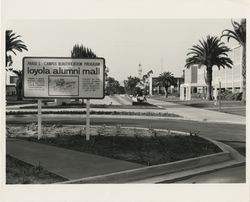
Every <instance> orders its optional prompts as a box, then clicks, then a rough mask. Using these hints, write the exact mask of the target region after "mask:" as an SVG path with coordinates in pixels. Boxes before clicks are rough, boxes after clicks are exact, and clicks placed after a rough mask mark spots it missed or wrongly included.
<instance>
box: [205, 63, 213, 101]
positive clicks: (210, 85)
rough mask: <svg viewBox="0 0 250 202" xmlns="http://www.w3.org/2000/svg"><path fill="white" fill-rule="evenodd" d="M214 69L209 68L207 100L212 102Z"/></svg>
mask: <svg viewBox="0 0 250 202" xmlns="http://www.w3.org/2000/svg"><path fill="white" fill-rule="evenodd" d="M212 76H213V70H212V67H207V97H206V99H207V100H212Z"/></svg>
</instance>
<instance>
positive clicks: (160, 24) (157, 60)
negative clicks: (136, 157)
mask: <svg viewBox="0 0 250 202" xmlns="http://www.w3.org/2000/svg"><path fill="white" fill-rule="evenodd" d="M228 28H229V29H232V25H231V19H85V20H69V19H68V20H10V21H8V23H7V27H6V29H11V30H13V31H14V32H16V33H17V34H18V35H21V40H23V41H24V43H25V44H26V45H27V47H28V49H29V51H28V52H26V51H25V52H23V53H18V55H17V56H13V58H14V63H13V67H14V68H17V69H18V68H21V67H22V58H23V57H25V56H33V57H35V56H37V57H70V55H71V50H72V48H73V46H74V45H75V44H80V45H81V44H82V45H83V46H85V47H88V48H91V49H92V50H93V51H94V52H95V53H96V55H97V56H99V57H104V58H105V61H106V66H107V67H108V68H109V76H112V77H114V78H115V79H117V80H118V81H122V80H124V79H126V78H127V77H128V76H138V68H139V64H141V67H142V71H143V72H142V74H146V73H147V72H148V71H150V70H152V71H153V72H154V74H153V76H158V75H159V74H160V73H161V72H164V71H170V72H172V73H173V74H174V75H175V76H176V77H179V76H181V75H182V71H183V68H184V65H185V60H186V54H187V53H188V49H189V48H191V47H192V45H195V44H197V43H199V40H200V39H202V38H205V37H206V36H207V35H212V36H220V35H221V32H222V30H224V29H228ZM225 42H226V41H225ZM226 44H227V45H228V46H229V47H232V46H235V45H237V43H236V42H234V41H231V42H230V43H227V42H226Z"/></svg>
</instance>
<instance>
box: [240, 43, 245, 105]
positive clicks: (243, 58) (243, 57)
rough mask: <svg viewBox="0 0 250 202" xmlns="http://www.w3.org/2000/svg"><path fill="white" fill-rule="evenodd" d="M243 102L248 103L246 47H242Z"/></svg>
mask: <svg viewBox="0 0 250 202" xmlns="http://www.w3.org/2000/svg"><path fill="white" fill-rule="evenodd" d="M241 101H242V102H243V103H246V45H243V46H242V98H241Z"/></svg>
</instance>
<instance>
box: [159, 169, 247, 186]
mask: <svg viewBox="0 0 250 202" xmlns="http://www.w3.org/2000/svg"><path fill="white" fill-rule="evenodd" d="M245 170H246V166H240V167H233V168H226V169H223V170H219V171H216V172H213V173H207V174H203V175H198V176H194V177H191V178H188V179H185V180H180V181H178V182H175V183H244V182H246V172H245ZM162 183H164V182H162Z"/></svg>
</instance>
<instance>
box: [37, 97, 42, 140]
mask: <svg viewBox="0 0 250 202" xmlns="http://www.w3.org/2000/svg"><path fill="white" fill-rule="evenodd" d="M37 128H38V136H37V138H38V140H40V139H41V137H42V100H41V99H38V100H37Z"/></svg>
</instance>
